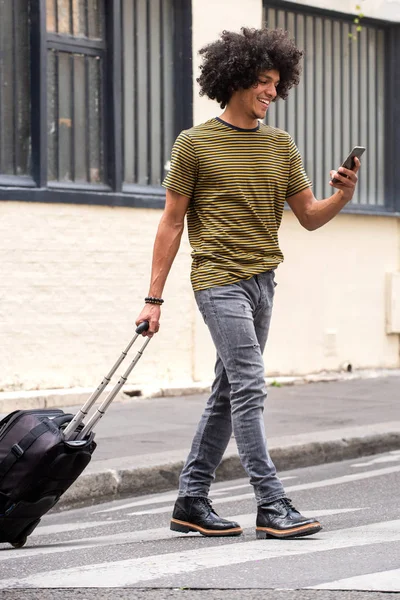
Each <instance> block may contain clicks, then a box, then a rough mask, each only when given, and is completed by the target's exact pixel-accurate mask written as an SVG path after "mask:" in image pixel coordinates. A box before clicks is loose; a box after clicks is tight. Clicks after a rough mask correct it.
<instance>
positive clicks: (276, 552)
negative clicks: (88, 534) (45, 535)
mask: <svg viewBox="0 0 400 600" xmlns="http://www.w3.org/2000/svg"><path fill="white" fill-rule="evenodd" d="M399 541H400V520H395V521H386V522H381V523H372V524H370V525H365V526H360V527H353V528H348V529H346V530H342V529H340V530H336V531H331V532H329V533H320V534H318V536H315V537H314V538H313V541H312V543H307V544H296V543H293V541H292V540H279V542H278V541H276V540H273V541H272V542H271V543H264V542H263V541H260V540H257V541H249V542H245V543H241V544H222V545H219V546H215V547H203V548H198V549H194V550H186V551H180V552H179V551H178V552H171V553H167V554H160V555H152V556H146V557H144V558H132V559H127V560H120V561H114V562H104V563H97V564H90V565H83V566H78V567H73V568H65V569H57V570H53V571H47V572H41V573H35V574H32V575H28V576H27V577H18V578H9V579H8V578H7V579H3V580H1V582H0V586H1V588H3V589H4V588H32V587H38V588H41V587H45V588H62V587H66V588H67V587H68V588H76V587H96V588H99V587H110V584H113V585H114V586H115V587H123V586H134V585H138V584H143V583H148V582H150V581H153V580H156V579H159V578H160V577H165V576H171V575H179V574H184V573H186V574H187V573H193V572H200V571H202V570H204V569H208V568H216V567H224V566H230V565H240V564H243V563H246V562H251V561H260V560H265V559H272V558H279V557H283V556H284V557H289V556H299V555H304V554H317V553H321V552H327V551H332V550H335V551H336V550H338V549H345V548H357V547H361V546H366V545H370V544H376V543H382V542H385V543H387V542H399ZM396 580H397V576H396V572H394V585H396ZM391 585H392V584H391ZM319 587H320V586H319Z"/></svg>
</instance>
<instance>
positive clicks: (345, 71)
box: [265, 2, 385, 207]
mask: <svg viewBox="0 0 400 600" xmlns="http://www.w3.org/2000/svg"><path fill="white" fill-rule="evenodd" d="M266 5H267V6H266V8H265V21H266V22H267V26H268V27H271V28H275V27H280V28H283V29H285V30H287V31H289V32H290V34H291V35H292V36H293V38H294V39H295V41H296V43H297V45H298V46H299V48H301V49H302V50H304V51H305V57H304V68H303V74H302V78H301V83H300V85H299V86H298V87H297V88H296V89H294V90H291V91H290V92H289V97H288V99H287V100H285V101H282V100H280V101H277V103H276V104H275V105H274V106H272V107H271V108H270V110H269V112H268V117H267V119H268V121H267V122H268V124H269V125H272V126H273V127H278V128H280V129H285V130H286V131H288V132H289V133H290V134H291V135H292V137H293V138H294V140H295V142H296V144H297V146H298V147H299V150H300V152H301V155H302V157H303V160H304V165H305V168H306V171H307V174H308V175H309V177H310V178H311V179H312V181H313V188H314V194H315V196H316V197H318V198H322V197H326V196H327V195H331V193H332V188H331V187H330V186H329V185H328V182H329V171H330V170H331V169H336V168H337V167H338V166H339V165H340V164H341V162H342V161H343V160H344V158H345V157H346V156H347V154H348V153H349V152H350V150H351V148H352V147H353V146H357V145H358V146H365V147H366V148H367V150H366V152H365V154H364V156H363V159H362V163H363V164H362V171H361V172H360V178H359V184H358V189H357V192H356V194H355V197H354V198H353V201H352V203H353V204H355V205H371V206H376V207H380V206H383V205H384V203H385V198H384V103H385V98H384V73H385V30H384V28H383V27H382V28H380V27H376V26H372V25H370V24H367V25H366V24H362V29H361V31H360V32H357V30H356V26H355V25H354V24H353V22H352V21H351V20H345V19H336V18H332V17H329V16H324V15H311V14H302V13H301V12H297V11H296V12H294V11H292V10H285V9H279V8H274V7H270V8H268V2H267V3H266ZM353 36H354V37H353ZM354 38H356V39H354Z"/></svg>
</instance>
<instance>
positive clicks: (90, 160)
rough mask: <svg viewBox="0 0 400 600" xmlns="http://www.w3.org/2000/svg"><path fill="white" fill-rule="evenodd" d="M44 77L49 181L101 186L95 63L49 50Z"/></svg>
mask: <svg viewBox="0 0 400 600" xmlns="http://www.w3.org/2000/svg"><path fill="white" fill-rule="evenodd" d="M47 76H48V79H47V89H48V99H47V110H48V179H49V181H63V182H77V183H78V182H83V183H101V182H102V181H103V180H104V177H103V175H104V174H103V143H102V119H101V106H102V92H101V90H102V61H101V58H100V57H99V56H85V55H83V54H77V53H69V52H60V51H57V50H52V49H51V50H49V51H48V56H47Z"/></svg>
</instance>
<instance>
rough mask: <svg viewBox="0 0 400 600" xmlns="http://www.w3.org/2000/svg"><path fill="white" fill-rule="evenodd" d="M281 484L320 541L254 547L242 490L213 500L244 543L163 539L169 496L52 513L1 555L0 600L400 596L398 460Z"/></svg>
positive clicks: (316, 472) (226, 488) (357, 463)
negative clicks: (312, 522) (317, 526)
mask: <svg viewBox="0 0 400 600" xmlns="http://www.w3.org/2000/svg"><path fill="white" fill-rule="evenodd" d="M281 477H282V479H284V483H285V486H286V489H287V492H288V495H289V496H290V497H291V498H292V500H293V501H294V504H295V505H296V506H297V507H298V508H299V509H300V510H301V511H302V512H303V513H304V514H307V515H308V514H310V515H315V516H317V517H318V518H319V519H320V520H321V522H322V524H323V526H324V529H323V531H321V532H320V533H318V534H317V535H315V536H311V537H309V538H300V539H298V540H256V538H255V532H254V521H255V502H254V499H253V494H252V490H251V488H250V486H249V485H248V483H247V482H246V480H237V481H230V482H224V483H220V484H217V485H215V486H214V487H213V490H212V493H211V498H212V499H213V501H214V506H215V508H216V509H217V511H218V512H219V513H220V514H222V515H224V516H229V517H231V518H234V519H236V520H238V521H239V522H240V523H241V524H242V526H243V527H244V528H245V534H244V535H243V536H241V537H240V538H225V539H224V538H219V539H209V538H203V537H201V536H199V535H198V534H193V535H186V536H185V535H184V534H182V535H180V534H175V533H173V532H171V531H170V530H169V527H168V525H169V517H170V513H171V508H172V504H173V502H174V499H175V493H164V494H159V495H153V496H141V497H137V498H129V499H125V500H119V501H116V502H112V503H108V504H101V505H97V506H94V507H91V508H85V509H79V510H73V511H67V512H64V513H54V514H49V515H47V517H45V518H44V519H43V522H42V524H41V525H40V526H39V527H38V528H37V530H36V531H35V532H34V534H33V535H32V536H31V537H30V538H29V540H28V543H27V545H26V546H25V547H24V548H22V549H20V550H15V549H12V548H11V547H10V546H7V545H6V544H1V545H0V598H6V599H7V600H22V598H23V599H24V600H33V599H35V600H36V598H40V599H41V600H47V597H49V598H50V597H51V598H52V599H54V600H58V599H61V598H68V599H80V600H83V599H85V600H92V599H94V598H96V600H103V598H104V599H105V598H110V599H111V598H115V596H116V594H117V597H118V598H121V599H122V600H123V599H125V598H129V599H130V598H138V599H141V598H143V599H146V600H153V599H154V600H156V599H157V600H160V599H164V598H166V599H173V600H175V599H178V598H181V599H183V600H186V598H193V599H195V600H196V599H197V598H199V599H200V598H203V597H204V593H205V590H207V597H208V598H210V599H211V598H212V599H215V600H228V598H229V600H236V599H237V600H239V598H240V599H241V600H242V599H250V598H259V597H260V594H262V597H263V599H266V600H269V599H270V598H271V599H272V598H274V600H306V599H307V600H308V599H310V600H313V599H318V600H325V599H328V598H329V600H333V599H334V600H345V599H346V600H353V599H354V600H355V599H357V600H360V599H364V598H368V600H378V599H381V598H388V596H389V595H391V594H393V593H395V592H400V509H399V503H398V498H399V495H400V452H399V451H397V452H396V451H395V452H391V453H388V454H385V455H379V456H372V457H368V458H363V459H357V460H353V461H345V462H340V463H332V464H327V465H321V466H317V467H310V468H307V469H297V470H293V471H288V472H283V473H281ZM116 588H118V589H116ZM261 590H262V591H261Z"/></svg>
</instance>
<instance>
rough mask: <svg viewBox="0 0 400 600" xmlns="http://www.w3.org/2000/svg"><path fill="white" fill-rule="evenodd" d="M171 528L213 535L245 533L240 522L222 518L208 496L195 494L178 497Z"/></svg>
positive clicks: (183, 531) (184, 531) (182, 531)
mask: <svg viewBox="0 0 400 600" xmlns="http://www.w3.org/2000/svg"><path fill="white" fill-rule="evenodd" d="M170 528H171V529H172V531H180V532H181V533H189V531H198V532H199V533H201V535H205V536H213V537H219V536H223V535H240V534H241V533H243V530H242V528H241V527H240V525H239V523H235V522H234V521H227V520H226V519H221V517H219V516H218V515H217V513H216V512H215V510H214V509H213V507H212V505H211V502H210V500H209V499H208V498H195V497H193V496H184V497H179V498H178V499H177V501H176V502H175V506H174V512H173V513H172V519H171V525H170Z"/></svg>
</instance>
